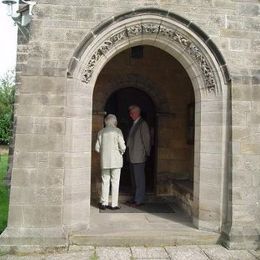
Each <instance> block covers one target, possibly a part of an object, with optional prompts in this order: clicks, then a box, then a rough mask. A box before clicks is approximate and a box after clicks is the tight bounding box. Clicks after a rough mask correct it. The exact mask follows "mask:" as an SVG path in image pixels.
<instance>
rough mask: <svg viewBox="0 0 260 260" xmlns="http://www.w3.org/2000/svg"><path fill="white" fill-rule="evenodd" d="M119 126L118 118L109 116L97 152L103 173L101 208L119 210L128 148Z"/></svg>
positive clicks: (98, 141)
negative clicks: (110, 195) (110, 197)
mask: <svg viewBox="0 0 260 260" xmlns="http://www.w3.org/2000/svg"><path fill="white" fill-rule="evenodd" d="M116 126H117V119H116V116H115V115H113V114H109V115H107V116H106V118H105V127H104V128H103V129H102V130H100V131H99V133H98V137H97V142H96V145H95V150H96V151H97V152H98V153H100V164H101V171H102V192H101V198H100V205H99V208H100V209H102V210H105V209H106V208H110V209H113V210H116V209H119V206H118V193H119V181H120V174H121V168H122V167H123V156H122V155H123V154H124V152H125V149H126V146H125V141H124V138H123V134H122V132H121V130H120V129H119V128H117V127H116ZM110 181H111V185H112V205H111V207H109V205H108V200H109V188H110Z"/></svg>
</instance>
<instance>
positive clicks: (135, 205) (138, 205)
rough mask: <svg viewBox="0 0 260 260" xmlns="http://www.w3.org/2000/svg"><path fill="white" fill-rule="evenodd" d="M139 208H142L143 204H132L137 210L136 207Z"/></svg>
mask: <svg viewBox="0 0 260 260" xmlns="http://www.w3.org/2000/svg"><path fill="white" fill-rule="evenodd" d="M141 206H144V203H142V202H141V203H135V204H133V207H134V208H138V207H141Z"/></svg>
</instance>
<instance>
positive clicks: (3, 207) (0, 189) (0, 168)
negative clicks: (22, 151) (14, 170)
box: [0, 154, 9, 234]
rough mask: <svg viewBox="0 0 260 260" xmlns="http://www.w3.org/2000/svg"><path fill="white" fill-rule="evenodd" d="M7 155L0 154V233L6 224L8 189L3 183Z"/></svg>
mask: <svg viewBox="0 0 260 260" xmlns="http://www.w3.org/2000/svg"><path fill="white" fill-rule="evenodd" d="M7 163H8V155H2V154H1V155H0V234H1V233H2V232H3V231H4V229H5V227H6V225H7V216H8V203H9V191H8V188H7V186H5V185H4V177H5V176H6V173H7Z"/></svg>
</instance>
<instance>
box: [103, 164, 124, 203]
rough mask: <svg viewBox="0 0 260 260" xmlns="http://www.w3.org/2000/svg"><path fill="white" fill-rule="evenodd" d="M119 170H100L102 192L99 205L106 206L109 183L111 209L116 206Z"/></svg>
mask: <svg viewBox="0 0 260 260" xmlns="http://www.w3.org/2000/svg"><path fill="white" fill-rule="evenodd" d="M120 174H121V168H117V169H103V170H102V191H101V198H100V203H101V204H102V205H105V206H108V201H109V190H110V181H111V186H112V205H111V206H112V207H117V206H118V193H119V181H120Z"/></svg>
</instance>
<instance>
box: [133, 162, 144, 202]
mask: <svg viewBox="0 0 260 260" xmlns="http://www.w3.org/2000/svg"><path fill="white" fill-rule="evenodd" d="M144 169H145V162H143V163H130V173H131V181H132V188H133V200H134V201H135V203H136V204H140V203H143V202H144V197H145V172H144Z"/></svg>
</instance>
